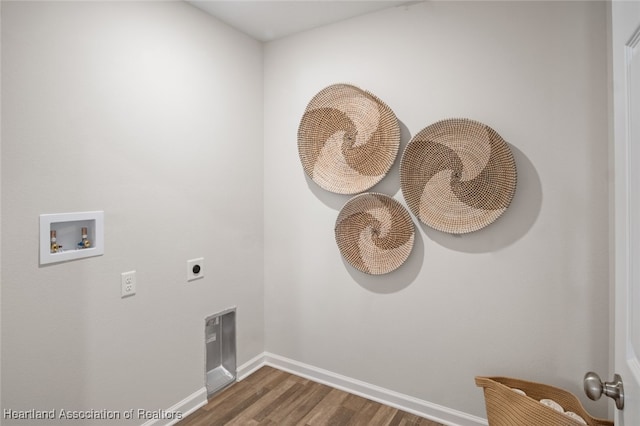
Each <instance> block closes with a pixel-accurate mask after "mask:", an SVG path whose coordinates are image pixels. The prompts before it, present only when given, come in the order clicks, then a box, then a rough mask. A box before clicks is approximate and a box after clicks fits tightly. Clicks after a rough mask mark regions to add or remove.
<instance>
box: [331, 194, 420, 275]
mask: <svg viewBox="0 0 640 426" xmlns="http://www.w3.org/2000/svg"><path fill="white" fill-rule="evenodd" d="M335 234H336V242H337V243H338V247H339V248H340V252H341V253H342V256H344V258H345V259H346V260H347V262H349V264H351V265H352V266H353V267H354V268H356V269H358V270H359V271H361V272H364V273H367V274H371V275H379V274H386V273H387V272H391V271H393V270H394V269H397V268H398V267H399V266H400V265H402V264H403V263H404V262H405V260H407V258H408V257H409V254H410V253H411V249H412V248H413V241H414V238H415V229H414V226H413V221H412V220H411V215H410V214H409V212H408V211H407V209H405V208H404V206H403V205H402V204H400V203H399V202H398V201H396V200H394V199H393V198H391V197H389V196H387V195H384V194H378V193H371V192H369V193H364V194H360V195H357V196H355V197H353V198H352V199H351V200H349V201H348V202H347V203H346V204H345V205H344V207H342V210H340V213H339V214H338V219H337V220H336V226H335Z"/></svg>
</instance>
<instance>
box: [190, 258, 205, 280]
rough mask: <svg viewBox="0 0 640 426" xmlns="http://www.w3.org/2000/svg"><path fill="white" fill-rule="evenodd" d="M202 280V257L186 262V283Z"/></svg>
mask: <svg viewBox="0 0 640 426" xmlns="http://www.w3.org/2000/svg"><path fill="white" fill-rule="evenodd" d="M200 278H204V257H199V258H197V259H191V260H187V281H194V280H199V279H200Z"/></svg>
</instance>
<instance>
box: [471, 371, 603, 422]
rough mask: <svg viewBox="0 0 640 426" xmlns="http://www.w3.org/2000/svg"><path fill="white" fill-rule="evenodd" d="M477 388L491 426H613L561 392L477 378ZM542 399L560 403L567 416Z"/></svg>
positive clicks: (522, 382) (508, 380) (504, 379)
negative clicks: (482, 397)
mask: <svg viewBox="0 0 640 426" xmlns="http://www.w3.org/2000/svg"><path fill="white" fill-rule="evenodd" d="M476 385H477V386H479V387H482V388H483V389H484V400H485V405H486V408H487V419H488V420H489V426H580V425H584V424H587V425H589V426H613V422H612V421H609V420H604V419H598V418H595V417H592V416H590V415H589V413H587V411H586V410H585V409H584V407H583V406H582V404H581V403H580V401H579V400H578V398H576V397H575V395H573V394H572V393H570V392H567V391H565V390H563V389H560V388H556V387H553V386H549V385H543V384H540V383H535V382H528V381H525V380H520V379H513V378H509V377H476ZM514 389H519V390H520V391H523V392H524V393H525V394H526V395H523V394H521V393H518V391H514ZM543 399H550V400H552V401H555V402H557V403H558V404H559V405H560V407H561V409H562V410H564V412H560V411H557V410H555V409H554V408H551V407H550V406H547V405H545V404H543V403H541V402H540V400H543ZM567 412H568V413H567ZM565 413H567V414H565ZM573 413H575V414H577V415H578V416H580V417H582V419H583V420H584V423H582V422H580V421H579V420H576V419H575V416H573V417H572V415H573Z"/></svg>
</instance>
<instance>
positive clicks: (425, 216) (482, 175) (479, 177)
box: [400, 118, 516, 234]
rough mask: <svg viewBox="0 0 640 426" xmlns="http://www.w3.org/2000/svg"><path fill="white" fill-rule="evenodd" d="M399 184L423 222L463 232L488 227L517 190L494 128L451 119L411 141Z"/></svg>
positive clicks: (503, 144)
mask: <svg viewBox="0 0 640 426" xmlns="http://www.w3.org/2000/svg"><path fill="white" fill-rule="evenodd" d="M400 185H401V187H402V194H403V196H404V198H405V200H406V201H407V205H408V206H409V209H410V210H411V211H412V212H413V214H415V215H416V216H417V217H418V218H419V219H420V221H422V222H423V223H425V224H427V225H429V226H430V227H432V228H434V229H437V230H439V231H443V232H448V233H452V234H464V233H468V232H473V231H477V230H479V229H481V228H484V227H485V226H487V225H489V224H490V223H492V222H493V221H495V220H496V219H497V218H498V217H500V215H501V214H502V213H503V212H504V211H505V210H506V209H507V207H508V206H509V204H510V203H511V200H512V199H513V195H514V193H515V190H516V164H515V161H514V159H513V155H512V154H511V150H510V148H509V145H508V144H507V143H506V142H505V141H504V139H502V137H501V136H500V135H499V134H498V133H497V132H496V131H495V130H493V129H492V128H491V127H489V126H487V125H485V124H482V123H480V122H478V121H474V120H469V119H465V118H455V119H448V120H443V121H439V122H437V123H434V124H432V125H430V126H428V127H426V128H425V129H423V130H422V131H420V132H419V133H418V134H416V135H415V136H414V137H413V138H412V139H411V141H410V142H409V144H408V145H407V147H406V148H405V150H404V153H403V155H402V160H401V162H400Z"/></svg>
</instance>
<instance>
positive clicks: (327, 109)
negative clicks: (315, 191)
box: [298, 84, 400, 194]
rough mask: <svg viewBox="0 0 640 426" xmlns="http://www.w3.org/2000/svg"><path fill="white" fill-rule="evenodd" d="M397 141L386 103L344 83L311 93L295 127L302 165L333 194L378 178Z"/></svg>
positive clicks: (364, 187)
mask: <svg viewBox="0 0 640 426" xmlns="http://www.w3.org/2000/svg"><path fill="white" fill-rule="evenodd" d="M399 146H400V126H399V124H398V119H397V118H396V116H395V114H394V113H393V111H391V108H389V107H388V106H387V105H386V104H385V103H384V102H382V101H381V100H380V99H378V98H377V97H375V96H374V95H372V94H371V93H369V92H367V91H365V90H362V89H359V88H357V87H355V86H351V85H348V84H335V85H332V86H329V87H327V88H325V89H323V90H322V91H320V92H319V93H318V94H317V95H315V96H314V97H313V99H311V101H310V102H309V105H308V106H307V109H306V110H305V112H304V115H303V117H302V120H301V121H300V127H299V128H298V153H299V155H300V161H301V162H302V167H303V168H304V171H305V172H306V174H307V175H308V176H309V177H310V178H311V179H312V180H313V181H314V182H315V183H317V184H318V185H320V187H322V188H324V189H326V190H327V191H331V192H335V193H338V194H357V193H360V192H362V191H366V190H367V189H369V188H371V187H372V186H373V185H375V184H376V183H378V182H379V181H380V180H382V178H383V177H384V176H385V175H386V174H387V172H388V171H389V169H390V168H391V165H392V164H393V162H394V161H395V159H396V155H397V154H398V147H399Z"/></svg>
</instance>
